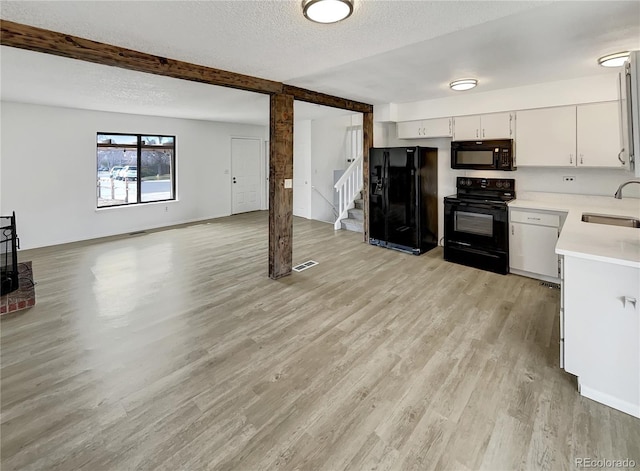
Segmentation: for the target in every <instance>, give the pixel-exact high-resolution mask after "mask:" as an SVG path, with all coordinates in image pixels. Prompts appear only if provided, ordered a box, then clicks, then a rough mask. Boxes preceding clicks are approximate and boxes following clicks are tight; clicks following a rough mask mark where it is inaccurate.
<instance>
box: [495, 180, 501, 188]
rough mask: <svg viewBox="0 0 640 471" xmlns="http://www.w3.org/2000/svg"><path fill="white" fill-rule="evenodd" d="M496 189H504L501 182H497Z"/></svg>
mask: <svg viewBox="0 0 640 471" xmlns="http://www.w3.org/2000/svg"><path fill="white" fill-rule="evenodd" d="M496 188H502V182H501V181H500V180H498V181H497V182H496Z"/></svg>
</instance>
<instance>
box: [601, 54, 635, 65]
mask: <svg viewBox="0 0 640 471" xmlns="http://www.w3.org/2000/svg"><path fill="white" fill-rule="evenodd" d="M628 58H629V52H628V51H627V52H616V53H615V54H609V55H608V56H602V57H601V58H600V59H598V64H600V65H601V66H602V67H620V66H621V65H622V64H624V63H625V62H626V61H627V59H628Z"/></svg>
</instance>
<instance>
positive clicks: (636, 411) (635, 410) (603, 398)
mask: <svg viewBox="0 0 640 471" xmlns="http://www.w3.org/2000/svg"><path fill="white" fill-rule="evenodd" d="M578 383H579V391H580V394H581V395H582V396H584V397H587V398H589V399H591V400H593V401H596V402H599V403H600V404H604V405H605V406H609V407H612V408H614V409H616V410H619V411H622V412H624V413H625V414H629V415H632V416H633V417H637V418H639V419H640V404H633V403H631V402H627V401H623V400H622V399H618V398H617V397H614V396H612V395H610V394H607V393H603V392H601V391H598V390H596V389H593V388H591V387H589V386H586V385H585V384H584V383H581V382H580V379H578ZM638 396H640V393H639V394H638Z"/></svg>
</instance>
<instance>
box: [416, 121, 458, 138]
mask: <svg viewBox="0 0 640 471" xmlns="http://www.w3.org/2000/svg"><path fill="white" fill-rule="evenodd" d="M422 127H423V131H424V135H423V137H451V131H452V123H451V118H436V119H425V120H424V121H422Z"/></svg>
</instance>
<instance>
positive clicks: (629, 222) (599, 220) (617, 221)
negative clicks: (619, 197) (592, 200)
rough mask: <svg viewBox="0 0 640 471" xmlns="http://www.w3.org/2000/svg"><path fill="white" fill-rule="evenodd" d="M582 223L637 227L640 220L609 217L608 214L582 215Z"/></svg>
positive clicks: (639, 224) (639, 225) (625, 217)
mask: <svg viewBox="0 0 640 471" xmlns="http://www.w3.org/2000/svg"><path fill="white" fill-rule="evenodd" d="M582 220H583V221H584V222H591V223H594V224H608V225H610V226H624V227H639V228H640V219H637V218H632V217H629V216H611V215H609V214H594V213H582Z"/></svg>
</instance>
